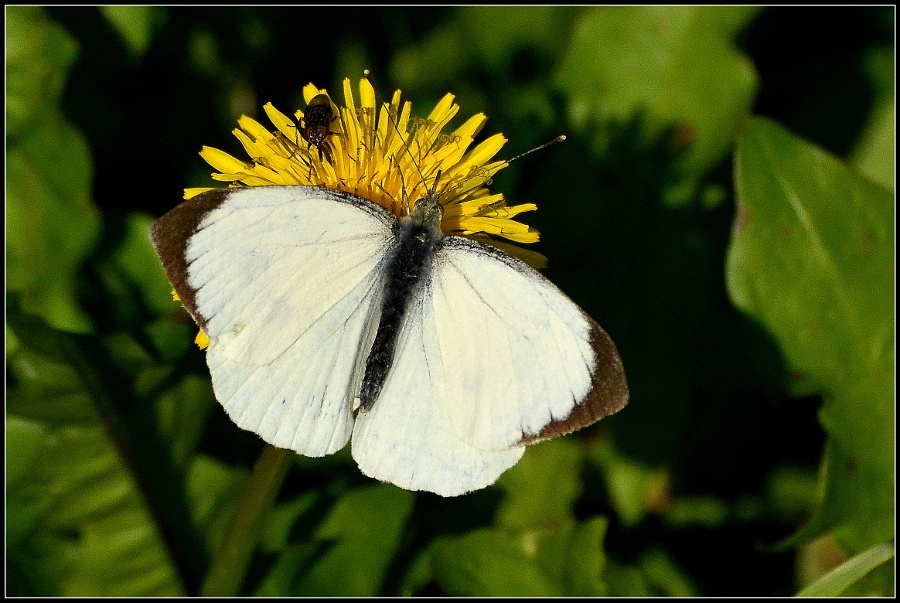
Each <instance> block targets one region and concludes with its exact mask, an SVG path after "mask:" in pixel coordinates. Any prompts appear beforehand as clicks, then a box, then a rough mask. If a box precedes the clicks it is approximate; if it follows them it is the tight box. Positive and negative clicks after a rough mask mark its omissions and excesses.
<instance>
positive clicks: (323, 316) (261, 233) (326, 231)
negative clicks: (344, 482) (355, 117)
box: [151, 186, 628, 496]
mask: <svg viewBox="0 0 900 603" xmlns="http://www.w3.org/2000/svg"><path fill="white" fill-rule="evenodd" d="M440 216H441V205H440V202H439V199H438V196H437V195H436V194H428V195H426V196H424V197H423V198H422V199H420V200H418V201H417V202H416V203H415V206H414V208H413V209H412V212H411V213H410V215H409V216H407V217H404V218H399V219H398V218H396V217H395V216H394V215H393V214H391V213H389V212H387V211H386V210H384V209H382V208H381V207H380V206H378V205H376V204H374V203H372V202H371V201H368V200H366V199H363V198H361V197H357V196H355V195H352V194H349V193H345V192H342V191H338V190H332V189H327V188H323V187H313V186H267V187H262V186H260V187H248V188H232V189H224V190H214V191H209V192H206V193H203V194H201V195H199V196H196V197H194V198H192V199H190V200H188V201H186V202H184V203H182V204H181V205H179V206H177V207H176V208H174V209H173V210H171V211H170V212H169V213H167V214H165V215H164V216H163V217H161V218H160V219H159V220H158V221H157V222H156V223H155V224H154V225H153V227H152V230H151V238H152V241H153V244H154V246H155V247H156V250H157V252H158V254H159V256H160V258H161V261H162V265H163V268H164V270H165V272H166V275H167V276H168V278H169V280H170V281H171V283H172V285H173V287H174V289H175V291H176V292H177V294H178V296H179V297H180V298H181V300H182V303H183V304H184V306H185V308H186V309H187V310H188V311H189V312H190V314H191V315H192V316H193V318H194V319H195V321H196V322H197V323H198V325H200V327H201V328H202V329H203V331H204V332H205V333H206V334H207V336H208V337H209V339H210V344H209V348H208V350H207V363H208V365H209V369H210V373H211V375H212V384H213V389H214V392H215V395H216V398H217V399H218V400H219V401H220V403H221V404H222V405H223V406H224V407H225V410H226V411H227V412H228V414H229V415H230V416H231V418H232V419H233V420H234V422H235V423H236V424H237V425H238V426H240V427H242V428H244V429H248V430H251V431H254V432H255V433H257V434H259V435H260V436H261V437H262V438H263V439H264V440H266V441H267V442H269V443H271V444H273V445H275V446H278V447H281V448H289V449H292V450H294V451H296V452H297V453H299V454H302V455H306V456H312V457H318V456H323V455H327V454H331V453H334V452H336V451H338V450H340V449H341V448H343V447H344V446H345V445H346V444H347V442H348V440H350V439H351V436H352V455H353V458H354V459H355V460H356V462H357V463H358V464H359V467H360V469H361V470H362V472H363V473H365V474H366V475H368V476H370V477H374V478H376V479H379V480H382V481H387V482H391V483H394V484H396V485H398V486H400V487H403V488H406V489H409V490H426V491H430V492H435V493H437V494H440V495H443V496H455V495H459V494H464V493H466V492H470V491H473V490H477V489H480V488H483V487H485V486H488V485H490V484H492V483H493V482H494V481H495V480H496V479H497V478H498V476H499V475H500V474H501V473H503V472H504V471H505V470H507V469H508V468H510V467H512V466H513V465H514V464H515V463H516V462H517V461H518V460H519V459H520V458H521V456H522V454H523V452H524V450H525V446H526V445H527V444H531V443H534V442H537V441H540V440H545V439H549V438H552V437H555V436H558V435H562V434H565V433H569V432H571V431H574V430H576V429H579V428H581V427H584V426H586V425H589V424H591V423H593V422H595V421H597V420H599V419H601V418H603V417H606V416H608V415H610V414H612V413H614V412H616V411H618V410H619V409H621V408H622V407H623V406H624V405H625V404H626V402H627V399H628V386H627V382H626V379H625V373H624V370H623V367H622V362H621V360H620V358H619V354H618V351H617V350H616V347H615V345H614V344H613V342H612V340H611V339H610V338H609V336H608V335H607V334H606V332H605V331H604V330H603V329H602V328H601V327H600V326H599V325H598V324H597V323H596V322H594V321H593V320H592V319H591V318H590V317H589V316H588V315H587V314H586V313H585V312H584V311H583V310H581V309H580V308H579V307H578V306H577V305H576V304H575V303H574V302H573V301H572V300H570V299H569V298H568V297H567V296H566V295H565V294H564V293H563V292H562V291H560V290H559V289H558V288H557V287H556V286H555V285H553V284H552V283H551V282H550V281H549V280H547V279H546V278H545V277H543V276H542V275H541V274H540V273H538V272H537V271H536V270H534V269H533V268H531V267H530V266H528V265H527V264H525V263H524V262H522V261H520V260H518V259H516V258H514V257H512V256H510V255H507V254H506V253H504V252H502V251H500V250H498V249H497V248H495V247H493V246H490V245H485V244H483V243H480V242H477V241H474V240H471V239H468V238H464V237H458V236H445V235H443V234H442V233H441V231H440V226H439V224H440Z"/></svg>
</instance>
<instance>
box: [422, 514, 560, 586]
mask: <svg viewBox="0 0 900 603" xmlns="http://www.w3.org/2000/svg"><path fill="white" fill-rule="evenodd" d="M529 540H531V539H530V538H529V537H525V538H524V539H519V540H516V539H514V538H513V537H511V536H509V535H508V534H507V533H506V532H504V531H500V530H476V531H473V532H469V533H468V534H466V535H464V536H460V537H458V538H454V539H450V540H448V541H446V542H444V543H442V545H441V546H439V547H438V548H437V550H436V551H435V554H434V557H433V561H432V564H433V566H434V573H435V580H436V581H437V582H438V584H440V586H441V588H442V589H443V590H444V592H446V593H447V594H449V595H453V596H461V597H558V596H561V595H562V587H561V585H560V584H559V583H558V581H556V580H554V579H553V578H552V577H551V576H550V575H548V574H547V572H546V571H545V570H544V569H543V568H542V567H541V565H540V564H539V563H538V562H537V560H536V559H535V558H534V557H535V556H536V553H537V551H536V550H534V546H533V545H530V544H529V542H528V541H529Z"/></svg>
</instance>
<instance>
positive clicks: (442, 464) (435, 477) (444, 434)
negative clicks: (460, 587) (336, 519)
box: [352, 282, 525, 496]
mask: <svg viewBox="0 0 900 603" xmlns="http://www.w3.org/2000/svg"><path fill="white" fill-rule="evenodd" d="M431 297H432V296H431V293H430V286H429V284H428V283H427V282H426V283H423V287H422V288H421V289H420V290H419V292H418V293H417V295H416V296H415V297H414V299H413V300H412V301H411V302H410V306H409V311H408V314H407V316H406V318H405V320H404V322H403V325H402V326H401V329H400V334H399V336H398V340H397V347H396V352H395V355H394V363H393V365H392V366H391V369H390V371H389V372H388V374H387V378H386V379H385V383H384V386H383V388H382V390H381V394H380V395H379V396H378V399H377V400H375V402H374V404H373V405H372V407H371V409H369V410H368V411H366V412H360V413H359V415H358V416H357V418H356V425H355V426H354V429H353V443H352V452H353V458H354V459H355V460H356V462H357V463H358V464H359V468H360V470H361V471H362V472H363V473H365V474H366V475H368V476H369V477H374V478H376V479H379V480H382V481H386V482H391V483H393V484H396V485H398V486H400V487H401V488H405V489H407V490H427V491H430V492H436V493H437V494H440V495H442V496H457V495H460V494H465V493H466V492H470V491H472V490H478V489H480V488H484V487H485V486H488V485H490V484H492V483H494V481H496V479H497V477H499V476H500V474H501V473H503V472H504V471H506V470H507V469H509V468H510V467H512V466H513V465H515V464H516V462H518V460H519V459H520V458H521V457H522V454H523V453H524V451H525V448H524V446H521V447H517V448H512V449H509V450H480V449H478V448H475V447H474V446H471V445H470V444H468V443H466V442H465V441H464V440H463V439H462V438H460V437H459V436H457V435H456V433H454V431H453V430H452V429H450V428H449V425H448V417H447V415H446V413H445V410H444V406H445V405H444V403H443V400H444V398H445V396H446V393H445V391H446V384H447V381H448V378H449V375H447V372H446V366H447V362H446V359H445V358H443V357H442V353H441V348H440V346H439V345H438V344H437V334H438V328H437V325H436V323H435V316H434V307H433V305H432V304H431V303H430V300H431Z"/></svg>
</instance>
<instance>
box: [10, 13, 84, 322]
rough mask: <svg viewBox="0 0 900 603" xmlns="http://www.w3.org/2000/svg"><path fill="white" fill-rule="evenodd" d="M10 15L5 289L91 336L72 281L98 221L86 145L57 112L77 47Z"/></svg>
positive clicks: (31, 20)
mask: <svg viewBox="0 0 900 603" xmlns="http://www.w3.org/2000/svg"><path fill="white" fill-rule="evenodd" d="M7 15H8V17H9V21H8V23H7V68H8V71H9V77H10V81H9V88H10V94H11V97H10V99H9V103H10V105H9V106H8V112H9V113H10V120H11V122H12V127H11V128H9V127H8V128H7V160H6V169H7V179H6V210H7V238H6V245H7V253H8V256H7V279H8V280H7V290H9V291H18V292H21V294H22V307H23V308H24V309H25V310H26V311H28V312H31V313H34V314H37V315H38V316H41V317H43V318H44V319H45V320H46V321H47V322H49V323H50V324H52V325H54V326H56V327H57V328H60V329H65V330H69V331H75V332H87V331H89V330H90V323H89V322H88V319H87V317H86V315H85V314H84V312H83V311H82V310H81V309H80V307H79V306H78V303H77V301H76V297H75V276H76V272H77V270H78V268H79V265H80V264H81V262H82V260H83V259H84V258H85V256H86V255H87V253H88V252H89V251H90V249H91V248H92V246H93V244H94V242H95V241H96V239H97V235H98V230H99V222H100V218H99V214H98V212H97V210H96V208H95V207H94V206H93V204H92V203H91V200H90V186H91V172H92V167H91V158H90V154H89V152H88V147H87V143H86V142H85V140H84V138H83V137H82V136H81V134H80V133H79V132H78V131H77V130H76V129H75V128H73V127H72V126H71V125H70V124H69V123H68V122H66V121H65V120H64V119H63V118H62V117H61V116H60V113H59V108H58V102H59V95H60V92H61V90H62V86H63V83H64V81H65V75H66V71H67V69H68V66H69V64H70V63H71V62H72V60H73V59H74V56H75V44H74V42H73V41H72V40H71V39H70V38H69V37H68V35H67V34H66V33H65V32H63V31H62V30H60V29H59V28H58V27H57V26H55V25H53V24H52V23H50V22H49V21H48V20H47V19H46V18H45V17H44V16H43V13H42V12H40V11H39V10H36V9H31V8H25V7H11V8H10V10H8V11H7ZM17 107H18V108H17Z"/></svg>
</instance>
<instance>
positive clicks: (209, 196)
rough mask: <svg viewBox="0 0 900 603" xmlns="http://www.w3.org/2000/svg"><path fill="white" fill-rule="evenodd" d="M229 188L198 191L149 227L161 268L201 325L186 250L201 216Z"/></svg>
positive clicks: (217, 203)
mask: <svg viewBox="0 0 900 603" xmlns="http://www.w3.org/2000/svg"><path fill="white" fill-rule="evenodd" d="M228 192H229V190H228V189H217V190H212V191H207V192H205V193H201V194H199V195H197V196H196V197H193V198H191V199H188V200H187V201H185V202H184V203H182V204H181V205H179V206H177V207H176V208H174V209H172V210H171V211H169V212H168V213H167V214H165V215H164V216H162V217H161V218H160V219H158V220H157V221H156V222H154V223H153V226H151V227H150V240H151V241H152V243H153V247H155V248H156V253H157V255H159V259H160V261H161V262H162V266H163V270H164V271H165V273H166V277H168V279H169V282H170V283H172V287H173V288H174V289H175V293H177V294H178V297H180V298H181V303H182V304H184V307H185V308H187V310H188V312H190V313H191V316H193V317H194V320H196V321H197V324H199V325H200V326H201V327H206V319H205V318H204V317H203V316H201V315H200V314H199V313H198V312H197V301H196V292H195V291H194V290H193V289H192V288H191V287H190V285H188V263H187V258H186V257H185V253H186V251H187V245H188V241H189V240H190V238H191V236H193V234H194V233H195V232H197V227H198V226H199V225H200V222H201V221H202V220H203V218H204V216H206V214H208V213H209V212H210V211H212V210H213V209H215V208H217V207H218V206H219V205H221V204H222V202H223V201H225V199H226V198H227V197H228Z"/></svg>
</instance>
